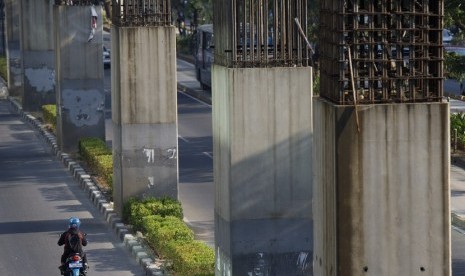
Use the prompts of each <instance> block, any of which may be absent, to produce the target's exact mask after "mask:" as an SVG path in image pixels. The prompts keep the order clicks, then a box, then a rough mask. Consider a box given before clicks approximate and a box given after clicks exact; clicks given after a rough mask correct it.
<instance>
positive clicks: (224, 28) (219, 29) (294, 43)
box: [213, 0, 311, 68]
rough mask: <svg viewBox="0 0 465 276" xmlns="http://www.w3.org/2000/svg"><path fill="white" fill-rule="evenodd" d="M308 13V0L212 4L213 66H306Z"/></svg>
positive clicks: (235, 0)
mask: <svg viewBox="0 0 465 276" xmlns="http://www.w3.org/2000/svg"><path fill="white" fill-rule="evenodd" d="M307 10H308V2H307V0H215V1H213V12H214V15H215V16H214V22H213V29H214V34H215V58H214V59H215V64H219V65H223V66H226V67H237V68H246V67H293V66H309V65H310V63H311V50H310V47H311V46H310V45H309V44H308V43H307V42H306V31H307V16H308V12H307Z"/></svg>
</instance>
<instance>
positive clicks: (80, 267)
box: [64, 253, 86, 276]
mask: <svg viewBox="0 0 465 276" xmlns="http://www.w3.org/2000/svg"><path fill="white" fill-rule="evenodd" d="M64 275H65V276H85V275H86V273H85V268H84V263H83V261H82V257H81V256H80V255H79V253H75V254H72V255H71V256H69V257H68V259H66V263H65V273H64Z"/></svg>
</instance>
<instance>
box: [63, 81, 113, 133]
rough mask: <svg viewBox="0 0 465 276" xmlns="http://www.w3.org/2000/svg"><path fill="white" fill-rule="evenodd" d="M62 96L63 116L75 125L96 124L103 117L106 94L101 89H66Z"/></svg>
mask: <svg viewBox="0 0 465 276" xmlns="http://www.w3.org/2000/svg"><path fill="white" fill-rule="evenodd" d="M61 98H62V110H61V111H62V113H63V116H67V118H68V119H69V120H70V122H72V123H73V124H74V125H75V126H78V127H81V126H85V125H87V126H89V125H96V124H98V123H99V120H100V119H103V112H102V111H101V109H102V108H101V106H102V105H103V104H104V94H103V93H102V92H101V91H99V90H97V89H90V90H72V89H64V90H63V92H62V97H61Z"/></svg>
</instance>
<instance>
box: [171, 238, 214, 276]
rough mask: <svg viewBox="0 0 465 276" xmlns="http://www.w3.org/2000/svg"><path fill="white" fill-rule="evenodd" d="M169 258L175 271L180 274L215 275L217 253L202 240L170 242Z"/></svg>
mask: <svg viewBox="0 0 465 276" xmlns="http://www.w3.org/2000/svg"><path fill="white" fill-rule="evenodd" d="M168 248H169V251H168V252H167V255H168V258H169V259H170V260H171V261H172V264H173V267H172V269H173V271H174V272H175V273H176V275H180V276H213V275H215V253H214V252H213V250H212V249H211V248H210V247H208V246H207V245H206V244H204V243H203V242H200V241H188V242H179V241H171V242H170V243H169V244H168Z"/></svg>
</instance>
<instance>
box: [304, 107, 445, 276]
mask: <svg viewBox="0 0 465 276" xmlns="http://www.w3.org/2000/svg"><path fill="white" fill-rule="evenodd" d="M314 109H315V112H314V116H315V117H314V122H315V132H314V133H315V147H314V148H315V162H314V163H313V164H314V165H315V181H314V188H315V189H314V197H313V198H314V225H315V230H314V233H315V235H314V241H315V247H314V248H315V252H314V254H315V255H314V264H315V267H314V275H322V276H327V275H344V276H352V275H354V276H355V275H377V276H383V275H384V276H390V275H431V276H433V275H451V264H450V258H451V255H450V254H451V252H450V209H449V197H450V190H449V170H450V165H449V164H450V159H449V158H450V153H449V142H450V141H449V105H448V104H447V103H440V102H436V103H411V104H378V105H363V106H359V111H358V116H359V122H360V132H358V131H357V126H356V118H355V112H354V108H353V107H352V106H341V105H335V104H333V103H330V102H327V101H325V100H323V99H317V100H315V101H314Z"/></svg>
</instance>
